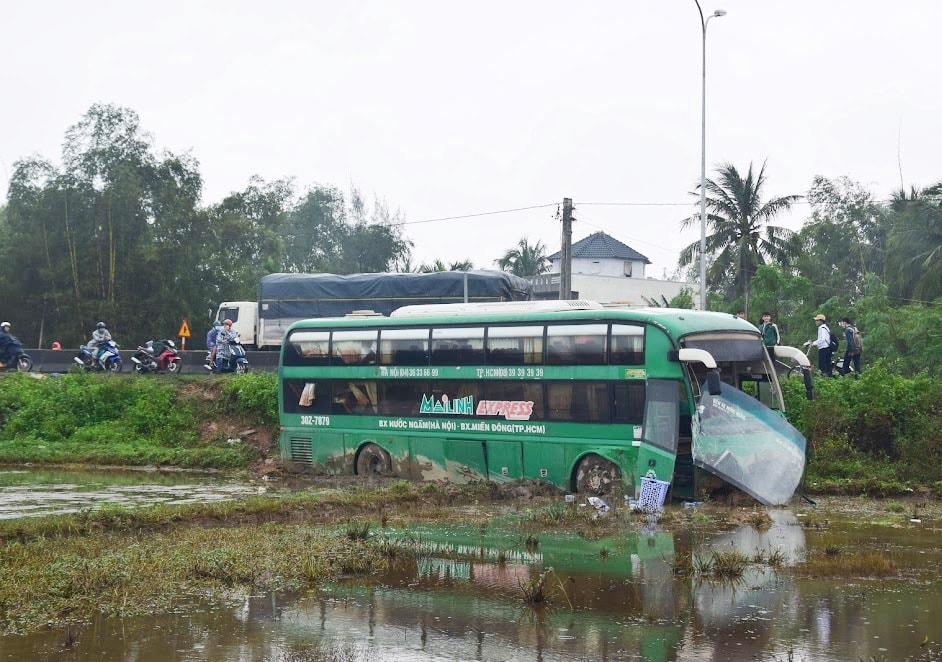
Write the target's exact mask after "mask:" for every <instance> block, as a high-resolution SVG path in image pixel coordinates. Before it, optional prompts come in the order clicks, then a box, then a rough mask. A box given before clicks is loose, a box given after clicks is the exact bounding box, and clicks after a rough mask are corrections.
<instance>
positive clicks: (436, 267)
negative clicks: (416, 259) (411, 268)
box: [418, 258, 474, 274]
mask: <svg viewBox="0 0 942 662" xmlns="http://www.w3.org/2000/svg"><path fill="white" fill-rule="evenodd" d="M472 269H474V263H473V262H472V261H471V260H468V259H464V260H458V261H457V262H452V263H451V264H445V263H444V262H442V260H441V258H439V259H437V260H435V261H434V262H432V263H431V264H423V265H422V266H420V267H419V269H418V271H419V273H423V274H430V273H434V272H436V271H471V270H472Z"/></svg>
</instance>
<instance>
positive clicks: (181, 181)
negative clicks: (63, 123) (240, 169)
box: [0, 104, 410, 346]
mask: <svg viewBox="0 0 942 662" xmlns="http://www.w3.org/2000/svg"><path fill="white" fill-rule="evenodd" d="M202 192H203V180H202V176H201V174H200V171H199V163H198V162H197V161H196V159H194V158H193V157H191V156H189V155H186V154H183V155H176V154H172V153H169V152H166V151H158V150H157V148H156V147H155V145H154V142H153V139H152V137H151V136H150V135H149V134H148V133H146V132H145V131H144V130H143V129H142V128H141V122H140V118H139V117H138V115H137V114H136V113H135V112H134V111H132V110H130V109H127V108H122V107H119V106H114V105H108V104H96V105H94V106H92V107H91V108H90V109H89V110H88V111H87V112H86V113H85V115H84V116H83V117H82V118H81V119H80V120H79V121H78V122H77V123H76V124H74V125H73V126H71V127H69V129H68V130H67V131H66V134H65V141H64V144H63V147H62V154H61V166H57V165H55V164H53V163H52V162H51V161H49V160H46V159H44V158H41V157H28V158H24V159H20V160H19V161H17V162H16V163H14V165H13V172H12V176H11V180H10V186H9V190H8V195H7V203H6V206H5V207H4V208H3V213H2V214H0V231H2V233H3V236H4V239H5V240H4V242H2V248H0V258H2V262H0V294H2V295H3V299H2V301H3V302H4V305H3V310H2V311H0V315H2V316H4V318H5V319H9V320H10V321H11V322H13V323H14V325H15V332H16V333H17V334H18V335H19V336H20V337H21V338H23V339H24V341H25V342H27V343H28V344H41V345H44V346H48V345H49V344H50V343H51V342H52V340H59V341H60V342H62V343H66V344H72V345H75V344H78V343H79V342H82V341H83V340H85V339H87V337H88V335H89V334H90V331H91V329H92V327H93V325H94V324H95V322H96V321H98V320H106V321H107V322H108V324H109V327H110V328H111V329H112V332H113V333H115V335H116V337H118V338H119V340H123V341H125V342H127V343H136V342H143V341H144V340H146V339H148V338H151V337H153V336H154V335H157V336H164V337H169V336H172V335H173V333H174V332H175V330H176V329H177V328H178V327H179V324H180V321H181V319H184V318H186V319H189V320H191V323H194V324H197V325H198V320H202V319H206V317H205V316H206V314H207V310H208V309H209V308H211V307H213V306H215V305H216V304H217V303H218V302H220V301H222V300H227V299H228V300H234V299H249V300H251V299H254V298H255V289H256V287H257V283H258V279H259V278H260V277H261V276H263V275H265V274H267V273H272V272H277V271H295V272H301V271H332V272H335V273H356V272H360V271H388V270H390V269H391V268H392V267H393V266H394V265H395V264H396V263H397V262H399V261H401V260H402V259H403V258H405V257H407V256H408V253H409V249H410V244H409V242H408V241H407V240H406V239H405V238H404V237H403V236H402V232H401V225H399V224H398V222H399V221H400V220H401V218H400V216H401V215H400V214H399V213H398V212H396V213H391V212H390V211H389V210H388V208H387V206H386V205H385V203H384V202H381V201H379V200H377V201H376V202H375V203H374V204H373V205H370V204H367V203H366V202H365V201H364V200H363V197H362V196H361V195H360V193H359V191H357V190H356V189H355V188H354V189H353V190H352V191H351V192H350V194H349V196H345V195H344V194H343V193H342V192H341V191H339V190H338V189H336V188H334V187H330V186H320V185H314V186H312V187H310V188H309V189H307V190H306V191H304V193H302V194H301V195H298V194H297V192H296V191H295V185H294V183H293V182H292V181H291V180H289V179H284V180H278V181H273V182H266V181H264V180H262V179H261V178H258V177H253V178H252V179H251V180H250V181H249V183H248V185H247V186H246V188H245V189H244V190H242V191H234V192H232V193H230V194H229V195H227V196H226V197H225V198H224V199H223V200H221V201H219V202H217V203H214V204H210V205H204V204H202ZM125 339H126V340H125Z"/></svg>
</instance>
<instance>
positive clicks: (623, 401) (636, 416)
mask: <svg viewBox="0 0 942 662" xmlns="http://www.w3.org/2000/svg"><path fill="white" fill-rule="evenodd" d="M645 388H646V387H645V384H644V380H640V379H637V380H632V381H628V382H616V383H615V385H614V388H613V395H614V403H613V407H612V422H613V423H641V422H642V421H643V420H644V397H645Z"/></svg>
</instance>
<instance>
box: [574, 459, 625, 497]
mask: <svg viewBox="0 0 942 662" xmlns="http://www.w3.org/2000/svg"><path fill="white" fill-rule="evenodd" d="M620 482H621V470H620V469H619V468H618V467H617V466H615V465H614V464H613V463H612V462H609V461H608V460H606V459H605V458H603V457H599V456H598V455H588V456H586V457H585V458H584V459H583V460H582V462H580V463H579V468H578V469H576V492H578V493H579V494H599V495H601V494H611V492H612V490H613V489H614V488H615V486H616V485H618V484H619V483H620Z"/></svg>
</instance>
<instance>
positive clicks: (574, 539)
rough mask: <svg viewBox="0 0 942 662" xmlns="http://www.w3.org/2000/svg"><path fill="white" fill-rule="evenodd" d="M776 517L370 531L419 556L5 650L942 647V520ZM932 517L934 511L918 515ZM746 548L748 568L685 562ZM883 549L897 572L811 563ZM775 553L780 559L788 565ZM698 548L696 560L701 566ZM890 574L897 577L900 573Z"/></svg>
mask: <svg viewBox="0 0 942 662" xmlns="http://www.w3.org/2000/svg"><path fill="white" fill-rule="evenodd" d="M770 514H771V516H772V524H771V526H769V527H762V528H759V529H756V528H754V527H753V526H750V525H742V526H738V527H736V528H734V529H731V530H725V531H716V530H707V529H702V530H701V529H697V528H693V529H688V530H685V531H684V532H683V533H677V532H672V531H671V530H670V529H669V528H668V527H667V526H665V525H663V524H660V523H658V522H657V521H655V520H653V519H652V520H649V521H648V522H647V523H646V524H644V525H643V526H642V527H641V528H640V530H635V531H632V532H630V533H621V534H618V535H615V536H607V537H599V538H597V539H596V538H594V537H593V536H591V535H585V534H583V535H577V534H575V533H567V532H559V531H557V532H541V533H538V534H533V533H525V532H523V531H521V530H520V528H519V527H514V526H507V525H503V524H502V522H501V520H500V519H495V520H493V521H491V522H490V523H489V524H487V525H481V526H474V527H461V526H410V527H407V528H398V529H394V528H387V529H374V530H371V531H370V533H369V535H370V536H372V537H378V538H380V539H382V538H388V539H389V540H390V541H397V542H400V543H405V544H406V545H408V546H409V547H410V548H411V549H412V550H414V551H415V555H414V557H410V558H409V560H408V561H406V560H404V559H403V560H402V561H401V562H398V563H395V564H394V565H393V567H392V568H391V569H390V570H389V571H388V572H385V573H384V574H382V575H380V576H373V577H371V578H370V579H369V580H364V579H362V578H359V579H357V580H356V581H343V582H334V583H330V584H326V585H322V586H320V587H319V588H318V589H317V590H312V591H310V592H306V593H302V594H278V593H265V594H259V595H243V596H238V597H234V598H231V599H229V600H225V601H219V602H206V603H194V599H193V598H181V602H180V608H179V610H178V611H179V613H175V614H170V615H161V616H154V617H146V618H134V619H118V618H105V617H99V618H97V619H94V620H91V621H88V622H83V623H80V624H75V625H72V626H70V627H66V628H58V627H57V628H50V629H49V630H47V631H45V632H41V633H36V634H32V635H27V636H10V637H4V638H0V659H4V660H7V659H9V660H22V659H57V660H58V659H76V660H77V659H109V660H110V659H122V660H140V661H151V660H153V661H157V660H161V661H162V660H272V659H274V660H540V661H548V660H723V661H728V660H782V661H786V660H789V661H790V660H858V659H859V660H938V659H940V657H942V646H940V643H939V632H940V631H939V628H938V623H939V614H940V613H942V590H940V589H942V582H940V579H939V570H940V566H942V550H940V546H939V544H938V543H939V540H940V533H942V531H940V529H939V528H938V523H937V522H936V523H930V522H922V521H913V522H909V523H906V522H905V519H903V521H902V522H903V523H897V524H894V525H887V523H885V522H878V521H875V519H874V518H873V517H871V516H869V515H863V514H859V515H846V514H829V515H827V516H825V515H823V514H822V512H821V511H816V510H811V509H809V510H797V509H796V510H794V511H790V510H771V511H770ZM913 519H918V518H913ZM731 552H738V553H739V554H740V555H741V557H742V558H744V559H746V560H747V561H748V562H747V563H746V565H745V569H744V571H743V572H742V573H741V575H738V576H735V577H732V578H718V577H717V576H715V575H709V574H704V573H697V572H695V571H694V572H684V571H682V570H683V568H684V567H686V566H687V565H690V566H692V567H693V568H694V569H696V567H697V564H698V563H703V562H704V560H708V559H711V558H713V559H715V558H717V556H718V555H719V556H722V555H724V554H726V555H728V554H729V553H731ZM861 552H875V553H879V555H881V556H888V557H890V558H892V559H893V561H894V563H895V564H896V566H897V567H898V568H899V571H898V572H893V573H892V574H889V575H886V576H884V578H879V577H875V576H874V575H873V574H872V573H867V572H861V573H855V572H853V571H847V572H844V573H842V574H841V576H840V577H833V576H821V575H817V576H816V575H814V574H809V573H807V572H803V571H802V570H801V568H802V567H803V566H806V565H807V563H808V561H809V559H811V558H828V557H838V558H847V559H850V558H852V557H853V556H854V555H855V554H858V553H861ZM773 559H774V560H775V562H772V560H773ZM687 561H689V564H688V563H687ZM886 577H891V578H886Z"/></svg>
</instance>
